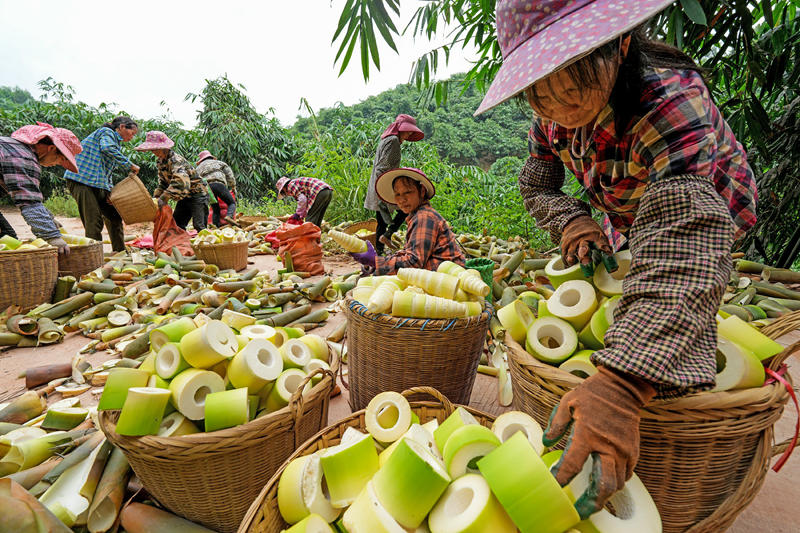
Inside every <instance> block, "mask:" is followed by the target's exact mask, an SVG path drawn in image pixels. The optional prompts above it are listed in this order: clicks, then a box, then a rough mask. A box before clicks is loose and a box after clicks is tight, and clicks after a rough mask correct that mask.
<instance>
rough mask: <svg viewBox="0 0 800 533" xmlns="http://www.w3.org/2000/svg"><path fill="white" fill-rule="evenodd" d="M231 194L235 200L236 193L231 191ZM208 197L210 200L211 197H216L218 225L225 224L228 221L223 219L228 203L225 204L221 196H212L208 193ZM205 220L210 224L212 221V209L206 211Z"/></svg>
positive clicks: (226, 213) (226, 212)
mask: <svg viewBox="0 0 800 533" xmlns="http://www.w3.org/2000/svg"><path fill="white" fill-rule="evenodd" d="M231 196H233V199H234V200H236V193H231ZM208 199H209V201H211V200H213V199H216V201H217V203H219V225H220V226H224V225H226V224H227V223H228V221H227V220H225V217H226V216H228V204H226V203H225V200H223V199H222V198H216V197H212V196H211V195H210V194H209V197H208ZM211 203H212V204H213V203H214V202H211ZM206 222H207V224H208V225H211V224H213V223H214V211H213V210H209V212H208V220H207V221H206Z"/></svg>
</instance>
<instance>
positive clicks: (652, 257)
mask: <svg viewBox="0 0 800 533" xmlns="http://www.w3.org/2000/svg"><path fill="white" fill-rule="evenodd" d="M732 236H733V226H732V224H731V219H730V215H729V214H728V209H727V207H726V205H725V203H724V202H723V200H722V198H721V197H720V196H719V194H717V192H716V191H715V189H714V185H713V182H712V180H711V178H710V177H707V176H696V175H682V176H676V177H672V178H665V179H662V180H660V181H657V182H654V183H651V184H649V185H648V188H647V190H646V191H645V193H644V195H643V196H642V198H641V202H640V205H639V209H638V212H637V215H636V219H635V220H634V223H633V226H632V227H631V230H630V233H629V235H628V237H629V242H630V249H631V255H632V262H631V268H630V271H629V272H628V274H627V275H626V277H625V279H624V281H623V295H622V299H621V300H620V303H619V306H618V307H617V309H616V310H615V312H614V320H615V321H614V323H613V324H612V325H611V327H610V328H609V329H608V331H607V332H606V336H605V344H606V347H605V348H604V349H603V350H599V351H597V352H595V353H594V355H593V356H592V358H593V361H594V362H595V363H596V364H600V365H604V366H607V367H611V368H614V369H616V370H619V371H621V372H625V373H629V374H633V375H636V376H639V377H641V378H644V379H646V380H648V381H650V382H652V383H653V384H654V386H655V387H656V389H657V390H658V393H659V396H661V397H672V396H678V395H682V394H687V393H690V392H696V391H701V390H705V389H708V388H710V387H712V386H713V383H714V376H715V372H716V359H715V353H716V340H717V327H716V322H715V314H716V311H717V307H718V306H719V304H720V301H721V299H722V294H723V293H724V290H725V285H726V283H727V282H728V276H729V275H730V271H731V267H732V261H731V257H730V251H731V245H732Z"/></svg>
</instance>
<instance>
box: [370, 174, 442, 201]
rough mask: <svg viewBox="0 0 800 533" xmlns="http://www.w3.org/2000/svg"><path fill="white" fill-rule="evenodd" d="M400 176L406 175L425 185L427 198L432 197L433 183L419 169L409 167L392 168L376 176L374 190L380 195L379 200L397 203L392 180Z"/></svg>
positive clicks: (434, 192) (433, 193)
mask: <svg viewBox="0 0 800 533" xmlns="http://www.w3.org/2000/svg"><path fill="white" fill-rule="evenodd" d="M400 176H406V177H408V178H411V179H412V180H414V181H417V182H419V183H421V184H422V185H423V186H424V187H425V190H426V191H428V198H427V199H428V200H430V199H431V198H433V196H434V195H435V194H436V189H435V188H434V186H433V183H432V182H431V180H429V179H428V176H426V175H425V173H424V172H422V171H421V170H420V169H418V168H410V167H404V168H393V169H392V170H387V171H386V172H384V173H383V174H381V175H380V176H378V179H377V180H376V181H375V191H376V192H377V193H378V196H380V198H381V200H383V201H384V202H387V203H390V204H395V203H397V202H396V201H395V199H394V189H392V182H394V179H395V178H398V177H400Z"/></svg>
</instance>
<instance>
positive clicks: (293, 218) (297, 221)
mask: <svg viewBox="0 0 800 533" xmlns="http://www.w3.org/2000/svg"><path fill="white" fill-rule="evenodd" d="M286 222H287V223H289V224H295V225H298V226H299V225H300V224H302V223H303V218H302V217H301V216H300V215H298V214H294V215H292V216H290V217H289V219H288V220H287V221H286Z"/></svg>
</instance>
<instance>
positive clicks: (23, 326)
mask: <svg viewBox="0 0 800 533" xmlns="http://www.w3.org/2000/svg"><path fill="white" fill-rule="evenodd" d="M6 327H7V328H8V331H10V332H11V333H16V334H17V335H28V336H33V335H36V334H37V333H38V332H39V325H38V324H37V322H36V320H34V319H33V318H30V317H26V316H25V315H14V316H12V317H11V318H9V319H8V320H7V321H6Z"/></svg>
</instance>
